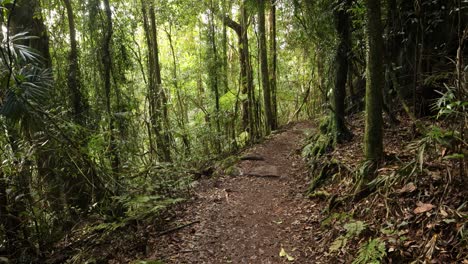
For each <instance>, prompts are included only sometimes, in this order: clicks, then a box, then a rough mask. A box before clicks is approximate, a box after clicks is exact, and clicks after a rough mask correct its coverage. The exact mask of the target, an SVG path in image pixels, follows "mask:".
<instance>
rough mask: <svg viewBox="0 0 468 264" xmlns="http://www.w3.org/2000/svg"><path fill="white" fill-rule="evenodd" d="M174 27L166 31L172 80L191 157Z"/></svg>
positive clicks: (186, 146)
mask: <svg viewBox="0 0 468 264" xmlns="http://www.w3.org/2000/svg"><path fill="white" fill-rule="evenodd" d="M171 27H172V25H169V30H166V35H167V39H168V40H169V47H170V48H171V56H172V79H173V84H174V89H175V91H176V96H177V106H178V108H179V115H180V116H179V118H178V121H179V126H180V129H181V130H182V133H181V137H182V142H183V144H184V148H185V149H184V151H185V154H186V155H190V140H189V136H188V134H187V130H186V127H185V126H186V123H187V122H188V115H187V110H186V109H185V107H184V102H183V101H182V96H181V95H180V87H179V81H178V79H179V77H178V74H177V58H176V54H175V48H174V42H173V41H172V32H171V31H172V29H171Z"/></svg>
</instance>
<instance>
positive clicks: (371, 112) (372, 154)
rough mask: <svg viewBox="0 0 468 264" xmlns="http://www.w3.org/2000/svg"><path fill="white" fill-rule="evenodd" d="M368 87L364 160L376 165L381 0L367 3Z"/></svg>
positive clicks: (380, 144) (379, 119) (379, 124)
mask: <svg viewBox="0 0 468 264" xmlns="http://www.w3.org/2000/svg"><path fill="white" fill-rule="evenodd" d="M366 7H367V42H368V43H367V44H368V51H367V84H366V130H365V138H364V147H365V158H366V160H367V161H371V162H373V163H374V164H377V163H378V162H379V161H380V160H381V159H382V156H383V142H382V141H383V128H382V124H383V120H382V101H383V99H382V88H383V86H384V68H383V61H384V59H383V51H384V46H383V38H382V21H381V7H380V0H366Z"/></svg>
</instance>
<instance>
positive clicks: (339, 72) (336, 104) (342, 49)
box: [332, 0, 351, 142]
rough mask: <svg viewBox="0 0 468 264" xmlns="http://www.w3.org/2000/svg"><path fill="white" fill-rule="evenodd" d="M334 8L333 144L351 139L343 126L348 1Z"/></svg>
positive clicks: (346, 74)
mask: <svg viewBox="0 0 468 264" xmlns="http://www.w3.org/2000/svg"><path fill="white" fill-rule="evenodd" d="M337 3H338V5H337V7H335V12H334V14H335V27H336V31H337V33H338V39H339V44H338V47H337V50H336V55H335V64H336V71H335V73H336V76H335V89H334V90H333V113H332V115H333V133H334V137H335V142H342V141H346V140H348V139H350V138H351V132H350V131H349V130H348V128H347V127H346V124H345V109H346V107H345V99H346V81H347V79H348V77H347V76H348V64H349V60H348V55H349V52H350V49H351V33H350V23H351V21H350V18H349V12H348V9H349V7H350V6H351V1H350V0H338V2H337Z"/></svg>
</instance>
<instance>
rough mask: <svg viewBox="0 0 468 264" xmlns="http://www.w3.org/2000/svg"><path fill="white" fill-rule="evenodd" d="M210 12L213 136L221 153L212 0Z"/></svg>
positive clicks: (217, 73) (216, 58)
mask: <svg viewBox="0 0 468 264" xmlns="http://www.w3.org/2000/svg"><path fill="white" fill-rule="evenodd" d="M210 3H211V12H210V13H211V14H210V17H209V27H210V28H209V39H210V44H211V53H212V54H211V56H212V57H211V61H210V65H211V67H210V68H211V70H210V82H211V89H212V90H213V92H214V94H215V123H216V138H215V141H214V142H215V147H216V151H217V153H221V142H220V137H221V124H220V120H219V119H220V105H219V97H220V96H219V85H218V83H219V82H218V78H219V70H218V65H219V61H218V47H217V45H216V35H215V34H216V29H215V21H214V14H213V12H214V7H213V0H211V2H210Z"/></svg>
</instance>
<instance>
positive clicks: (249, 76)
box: [223, 3, 257, 143]
mask: <svg viewBox="0 0 468 264" xmlns="http://www.w3.org/2000/svg"><path fill="white" fill-rule="evenodd" d="M223 20H224V23H226V25H227V26H228V27H230V28H231V29H233V30H234V31H235V32H236V34H237V36H238V41H239V44H238V45H239V61H240V68H241V69H240V75H241V85H242V89H241V92H242V94H244V95H246V96H247V99H244V100H243V101H242V111H243V113H242V128H243V130H244V131H248V132H249V139H250V142H251V143H252V142H253V141H254V140H255V138H256V137H257V133H256V125H255V118H254V114H253V111H254V101H253V99H254V94H253V90H254V85H253V73H252V67H251V65H250V53H249V39H248V34H247V26H248V15H247V10H246V8H245V3H243V5H242V6H241V23H237V22H235V21H233V20H232V19H231V18H229V17H228V16H224V18H223Z"/></svg>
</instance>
